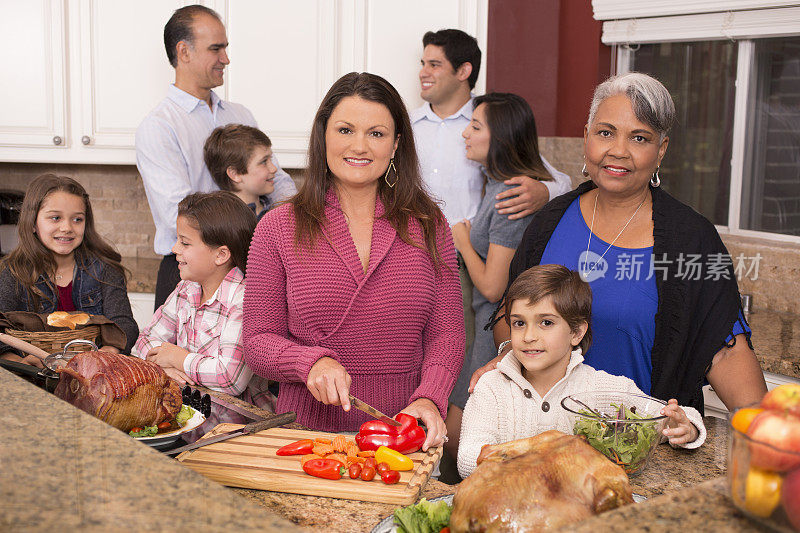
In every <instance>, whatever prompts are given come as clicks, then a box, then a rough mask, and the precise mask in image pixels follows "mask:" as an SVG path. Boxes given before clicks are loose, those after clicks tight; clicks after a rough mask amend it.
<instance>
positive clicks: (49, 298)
mask: <svg viewBox="0 0 800 533" xmlns="http://www.w3.org/2000/svg"><path fill="white" fill-rule="evenodd" d="M103 266H104V265H103V262H102V261H100V260H98V259H94V258H89V259H85V260H84V261H83V262H82V263H80V264H78V263H76V268H75V276H74V277H73V278H72V304H73V305H74V306H75V309H77V310H79V311H83V312H84V313H88V314H90V315H102V314H103V297H102V294H101V288H100V281H99V280H100V279H102V275H103ZM36 287H37V288H38V289H39V290H40V291H42V294H43V295H44V296H43V297H41V298H40V305H41V308H40V309H39V310H37V309H35V308H34V306H33V302H31V301H30V300H29V295H28V294H25V304H26V309H25V311H30V312H33V313H52V312H53V311H55V310H56V308H57V307H58V299H57V296H56V295H55V294H54V293H53V290H52V288H51V286H49V285H48V283H47V278H46V277H45V276H44V275H41V276H39V280H38V281H37V282H36Z"/></svg>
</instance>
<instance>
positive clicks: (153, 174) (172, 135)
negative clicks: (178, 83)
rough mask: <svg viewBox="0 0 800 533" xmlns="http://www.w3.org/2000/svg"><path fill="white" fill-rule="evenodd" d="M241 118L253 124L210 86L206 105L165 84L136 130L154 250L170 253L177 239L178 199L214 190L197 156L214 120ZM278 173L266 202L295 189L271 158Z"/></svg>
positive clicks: (248, 115) (218, 122)
mask: <svg viewBox="0 0 800 533" xmlns="http://www.w3.org/2000/svg"><path fill="white" fill-rule="evenodd" d="M228 124H246V125H248V126H253V127H258V125H257V124H256V119H255V118H254V117H253V114H252V113H251V112H250V111H249V110H248V109H247V108H246V107H244V106H243V105H240V104H234V103H232V102H226V101H224V100H221V99H220V98H219V96H217V95H216V94H215V93H214V91H211V107H210V108H209V106H208V104H207V103H206V102H205V101H204V100H201V99H199V98H196V97H194V96H192V95H191V94H189V93H187V92H185V91H182V90H181V89H178V88H177V87H175V86H174V85H170V86H169V90H168V92H167V97H166V98H164V99H163V100H162V101H161V102H160V103H159V104H158V105H157V106H156V107H155V109H153V110H152V111H151V112H150V114H149V115H147V117H145V119H144V120H143V121H142V123H141V124H140V125H139V128H138V129H137V130H136V166H137V167H138V169H139V173H140V174H141V175H142V182H143V183H144V191H145V193H146V194H147V201H148V202H149V204H150V211H151V212H152V213H153V221H154V222H155V225H156V236H155V239H154V240H153V248H154V249H155V251H156V253H157V254H161V255H167V254H169V253H171V250H172V246H173V245H174V244H175V240H176V239H177V227H176V224H177V222H176V220H177V218H178V203H179V202H180V201H181V200H183V199H184V198H185V197H186V196H187V195H189V194H191V193H193V192H210V191H216V190H219V187H218V186H217V184H216V183H214V179H213V178H212V177H211V173H210V172H209V171H208V168H206V164H205V162H204V160H203V145H204V144H205V142H206V139H207V138H208V136H209V135H210V134H211V132H212V131H213V130H214V128H217V127H219V126H226V125H228ZM273 162H274V163H275V166H276V167H278V173H277V174H276V175H275V182H274V183H275V191H274V192H273V193H272V194H270V200H272V202H273V203H274V202H276V201H280V200H283V199H285V198H288V197H289V196H291V195H293V194H294V193H296V192H297V188H296V187H295V185H294V182H293V181H292V178H291V177H289V175H288V174H287V173H286V172H284V171H283V170H281V168H280V166H278V161H277V160H276V159H274V158H273Z"/></svg>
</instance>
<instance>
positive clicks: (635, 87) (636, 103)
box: [587, 72, 675, 141]
mask: <svg viewBox="0 0 800 533" xmlns="http://www.w3.org/2000/svg"><path fill="white" fill-rule="evenodd" d="M618 94H624V95H626V96H627V97H628V98H629V99H630V101H631V104H632V106H633V113H634V114H635V115H636V118H638V119H639V120H640V121H642V122H644V123H645V124H647V125H648V126H650V127H651V128H653V129H654V130H655V131H656V133H658V134H659V135H660V136H661V140H662V141H663V140H664V137H666V136H667V133H669V130H670V128H671V127H672V124H673V123H674V122H675V104H674V103H673V101H672V96H670V94H669V91H668V90H667V88H666V87H664V86H663V85H662V84H661V82H660V81H658V80H657V79H655V78H653V77H652V76H648V75H647V74H642V73H641V72H628V73H626V74H619V75H617V76H612V77H610V78H608V79H607V80H606V81H604V82H603V83H601V84H600V85H598V86H597V88H596V89H595V90H594V96H593V97H592V106H591V107H590V108H589V121H588V122H587V124H589V125H591V124H592V122H594V116H595V114H596V113H597V108H598V107H600V104H601V103H602V102H603V100H605V99H606V98H609V97H611V96H616V95H618Z"/></svg>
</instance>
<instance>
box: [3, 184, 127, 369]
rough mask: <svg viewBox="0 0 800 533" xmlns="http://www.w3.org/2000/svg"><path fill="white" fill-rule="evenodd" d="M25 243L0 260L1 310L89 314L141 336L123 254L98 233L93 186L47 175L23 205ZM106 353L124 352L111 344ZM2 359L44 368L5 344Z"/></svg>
mask: <svg viewBox="0 0 800 533" xmlns="http://www.w3.org/2000/svg"><path fill="white" fill-rule="evenodd" d="M17 229H18V232H19V245H18V246H17V247H16V248H15V249H14V250H13V251H12V252H11V253H10V254H9V255H8V257H6V258H4V259H3V261H2V263H0V311H3V312H5V311H30V312H34V313H52V312H53V311H82V312H84V313H88V314H90V315H103V316H105V317H106V318H108V319H110V320H112V321H114V323H116V324H117V325H118V326H119V327H120V328H121V329H122V331H124V332H125V335H126V336H127V344H126V347H125V350H126V351H130V348H131V346H132V345H133V343H134V341H136V337H137V336H138V334H139V328H138V327H137V325H136V322H135V321H134V319H133V313H132V312H131V304H130V301H129V300H128V293H127V291H126V287H125V274H126V271H125V268H124V267H123V266H122V264H121V263H120V260H121V259H122V258H121V256H120V254H119V253H118V252H117V251H116V250H114V249H113V248H112V247H111V246H110V245H109V244H108V243H107V242H106V241H105V240H103V238H102V237H100V235H99V234H98V233H97V231H96V230H95V227H94V215H93V213H92V206H91V204H90V203H89V195H88V194H87V193H86V190H85V189H84V188H83V187H82V186H81V185H80V184H79V183H78V182H77V181H75V180H73V179H72V178H67V177H63V176H56V175H53V174H42V175H41V176H39V177H37V178H36V179H34V180H33V181H32V182H31V184H30V185H29V186H28V191H27V192H26V194H25V199H24V200H23V202H22V210H21V212H20V218H19V225H18V228H17ZM102 349H103V350H105V351H114V352H118V351H119V350H118V349H116V348H114V347H110V346H104V347H102ZM0 357H2V358H3V359H10V360H13V361H21V362H23V363H27V364H32V365H35V366H42V365H41V361H40V360H39V359H38V358H36V357H34V356H27V357H21V356H20V355H18V354H17V353H15V352H14V351H13V350H11V349H10V348H9V347H8V346H6V345H3V344H0Z"/></svg>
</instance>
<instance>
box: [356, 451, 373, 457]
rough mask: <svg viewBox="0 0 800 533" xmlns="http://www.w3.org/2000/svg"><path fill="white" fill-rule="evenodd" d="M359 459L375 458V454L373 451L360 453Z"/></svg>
mask: <svg viewBox="0 0 800 533" xmlns="http://www.w3.org/2000/svg"><path fill="white" fill-rule="evenodd" d="M358 456H359V457H375V452H374V451H372V450H367V451H364V452H358Z"/></svg>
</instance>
